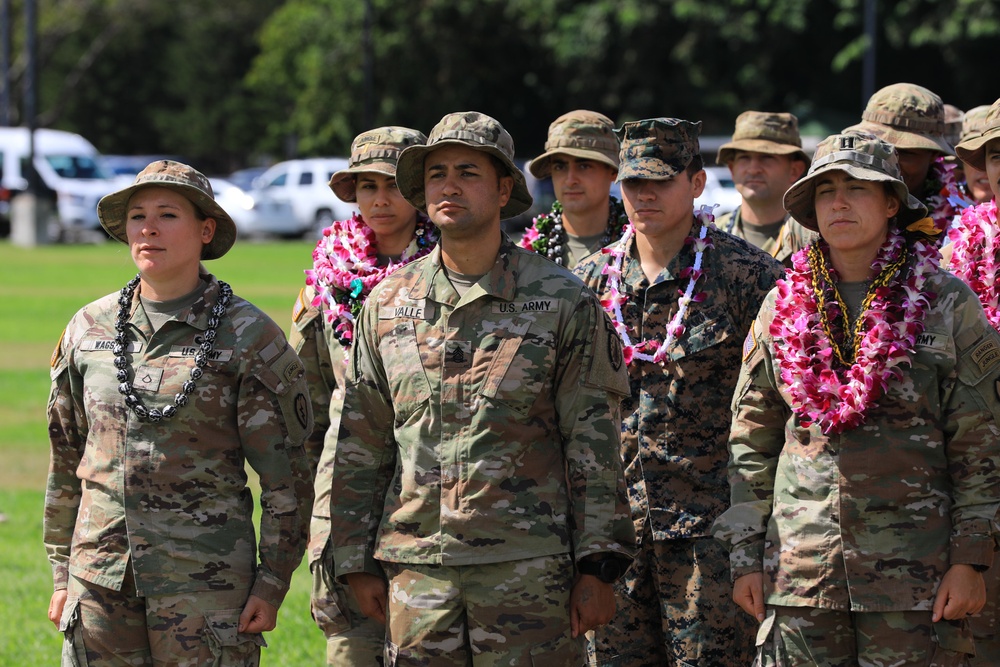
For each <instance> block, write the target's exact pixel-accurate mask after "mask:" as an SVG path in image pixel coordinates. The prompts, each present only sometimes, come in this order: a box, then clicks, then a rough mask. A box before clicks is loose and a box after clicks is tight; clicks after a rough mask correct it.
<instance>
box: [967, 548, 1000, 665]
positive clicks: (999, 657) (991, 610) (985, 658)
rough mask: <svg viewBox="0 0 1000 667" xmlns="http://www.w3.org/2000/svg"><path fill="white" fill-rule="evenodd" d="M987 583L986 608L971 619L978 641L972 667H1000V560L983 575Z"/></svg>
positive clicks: (994, 561)
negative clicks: (999, 624)
mask: <svg viewBox="0 0 1000 667" xmlns="http://www.w3.org/2000/svg"><path fill="white" fill-rule="evenodd" d="M983 579H984V580H985V581H986V606H985V607H983V610H982V611H981V612H980V613H978V614H976V615H975V616H972V617H971V618H969V626H970V627H971V628H972V636H973V638H974V639H975V640H976V657H975V658H973V659H972V661H971V663H970V664H971V665H972V667H997V665H1000V628H998V627H997V621H998V619H997V614H998V613H1000V558H994V559H993V566H992V567H990V569H989V570H987V571H986V572H984V573H983Z"/></svg>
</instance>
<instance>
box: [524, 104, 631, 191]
mask: <svg viewBox="0 0 1000 667" xmlns="http://www.w3.org/2000/svg"><path fill="white" fill-rule="evenodd" d="M560 154H562V155H569V156H572V157H575V158H581V159H584V160H595V161H597V162H602V163H604V164H606V165H608V166H609V167H611V168H612V169H618V137H616V136H615V124H614V123H613V122H611V119H610V118H608V117H607V116H605V115H604V114H600V113H597V112H596V111H587V110H586V109H578V110H576V111H570V112H569V113H565V114H563V115H561V116H559V117H558V118H556V119H555V120H554V121H552V124H551V125H549V136H548V139H546V141H545V152H544V153H542V154H541V155H539V156H538V157H536V158H535V159H534V160H532V161H531V162H529V163H528V164H527V168H528V171H530V172H531V175H532V176H534V177H535V178H548V177H549V176H550V175H551V174H552V158H553V157H555V156H556V155H560Z"/></svg>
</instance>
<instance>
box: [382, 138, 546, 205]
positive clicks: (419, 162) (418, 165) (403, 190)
mask: <svg viewBox="0 0 1000 667" xmlns="http://www.w3.org/2000/svg"><path fill="white" fill-rule="evenodd" d="M444 146H462V147H465V148H471V149H472V150H476V151H479V152H481V153H489V154H490V155H493V156H495V157H497V158H498V159H499V160H500V161H501V162H503V164H504V166H505V167H506V168H507V171H508V173H509V175H510V176H511V177H512V178H513V179H514V189H513V190H512V191H511V194H510V199H508V200H507V203H506V204H505V205H504V206H503V208H501V209H500V219H501V220H506V219H508V218H513V217H514V216H516V215H520V214H521V213H524V212H525V211H527V210H528V209H529V208H531V204H532V203H533V201H534V200H533V199H532V198H531V193H530V192H528V185H527V182H526V181H525V180H524V174H523V173H522V172H521V170H520V169H518V168H517V165H515V164H514V163H513V162H512V161H511V159H510V158H508V157H507V156H506V155H504V153H503V151H501V150H500V149H498V148H495V147H493V146H477V145H474V144H470V143H467V142H465V141H459V140H457V139H443V140H441V141H436V142H434V143H433V144H431V145H421V146H409V147H407V148H406V149H405V150H404V151H403V152H402V153H400V155H399V161H398V162H397V163H396V187H397V188H399V193H400V194H401V195H403V198H404V199H406V201H408V202H410V204H412V205H413V207H414V208H416V209H417V210H418V211H424V212H426V211H427V201H426V199H425V197H424V158H426V157H427V155H428V154H429V153H431V152H432V151H434V150H437V149H438V148H442V147H444Z"/></svg>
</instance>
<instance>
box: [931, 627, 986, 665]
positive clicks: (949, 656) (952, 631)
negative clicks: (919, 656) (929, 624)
mask: <svg viewBox="0 0 1000 667" xmlns="http://www.w3.org/2000/svg"><path fill="white" fill-rule="evenodd" d="M932 632H933V633H934V655H932V656H931V661H930V665H929V667H967V665H969V660H970V659H971V658H972V656H974V655H975V654H976V645H975V641H974V640H973V638H972V628H971V627H970V626H969V621H968V619H964V618H963V619H959V620H957V621H946V620H940V621H938V622H937V623H934V624H933V630H932Z"/></svg>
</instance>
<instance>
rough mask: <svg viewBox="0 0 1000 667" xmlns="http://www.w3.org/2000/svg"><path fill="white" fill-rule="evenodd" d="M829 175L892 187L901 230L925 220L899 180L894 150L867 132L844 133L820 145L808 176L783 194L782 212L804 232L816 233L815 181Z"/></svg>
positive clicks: (922, 209)
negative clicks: (836, 172) (844, 176)
mask: <svg viewBox="0 0 1000 667" xmlns="http://www.w3.org/2000/svg"><path fill="white" fill-rule="evenodd" d="M830 171H843V172H845V173H846V174H848V175H849V176H851V177H852V178H856V179H858V180H861V181H881V182H885V183H889V184H890V185H892V189H893V191H894V192H895V193H896V196H897V197H898V198H899V202H900V208H899V213H897V215H896V217H897V220H898V221H899V224H900V225H901V226H902V227H906V226H907V225H909V224H910V223H911V222H916V221H917V220H920V219H922V218H925V217H927V208H926V207H925V206H924V205H923V204H921V203H920V201H919V200H918V199H917V198H916V197H914V196H913V195H911V194H910V192H909V190H907V189H906V184H905V183H903V180H902V178H901V177H900V174H899V156H898V155H897V154H896V149H895V147H894V146H893V145H892V144H890V143H889V142H887V141H883V140H882V139H880V138H878V137H876V136H875V135H873V134H869V133H867V132H844V133H843V134H834V135H832V136H829V137H827V138H826V139H824V140H823V141H821V142H820V144H819V146H817V147H816V153H815V155H813V162H812V166H811V167H809V173H807V174H806V175H805V176H803V177H802V178H801V179H800V180H799V181H798V182H797V183H795V184H794V185H793V186H792V187H790V188H788V191H787V192H785V198H784V204H785V210H786V211H788V212H789V213H790V214H791V215H792V217H793V218H795V219H796V220H798V221H799V222H800V223H802V226H803V227H806V228H807V229H811V230H812V231H814V232H818V231H819V225H818V223H817V222H816V202H815V197H816V180H817V178H818V177H819V176H820V175H821V174H825V173H827V172H830Z"/></svg>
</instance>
